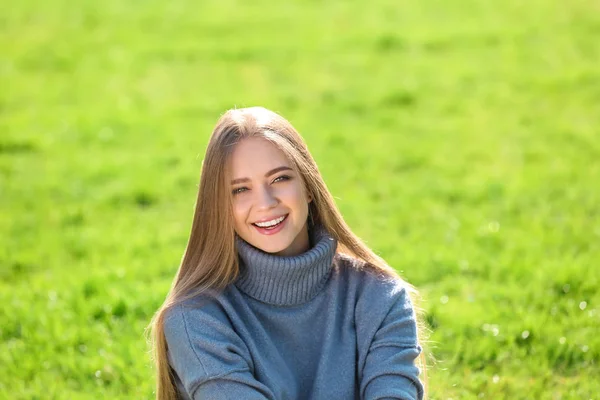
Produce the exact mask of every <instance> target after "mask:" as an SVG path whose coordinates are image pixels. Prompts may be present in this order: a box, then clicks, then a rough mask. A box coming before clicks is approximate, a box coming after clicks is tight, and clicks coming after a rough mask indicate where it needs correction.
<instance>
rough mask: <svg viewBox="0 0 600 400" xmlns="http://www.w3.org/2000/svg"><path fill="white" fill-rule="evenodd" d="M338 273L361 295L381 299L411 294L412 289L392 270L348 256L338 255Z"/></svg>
mask: <svg viewBox="0 0 600 400" xmlns="http://www.w3.org/2000/svg"><path fill="white" fill-rule="evenodd" d="M334 265H335V269H336V273H337V274H339V275H341V276H344V277H345V278H346V279H348V281H349V282H348V283H349V285H351V286H356V287H357V289H358V290H359V291H360V293H361V294H371V293H372V294H375V295H377V297H381V298H394V297H397V296H399V295H403V294H404V293H406V294H410V292H411V291H412V290H413V289H412V287H411V286H410V285H409V284H408V283H407V282H406V281H404V280H403V279H402V278H401V277H400V276H399V275H398V274H397V273H395V272H394V271H393V270H392V269H391V268H390V269H384V268H381V267H378V266H375V265H373V264H370V263H367V262H365V261H363V260H360V259H358V258H356V257H353V256H350V255H348V254H343V253H338V254H336V256H335V259H334Z"/></svg>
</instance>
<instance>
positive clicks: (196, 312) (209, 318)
mask: <svg viewBox="0 0 600 400" xmlns="http://www.w3.org/2000/svg"><path fill="white" fill-rule="evenodd" d="M221 297H222V296H221V295H220V294H219V293H218V292H215V293H202V294H199V295H195V296H193V297H189V298H187V299H185V300H181V301H178V302H177V303H175V304H173V305H171V306H170V307H169V308H168V309H167V310H166V311H165V318H164V325H165V330H171V331H174V332H179V333H181V331H189V330H190V325H194V326H198V325H201V324H200V323H208V322H210V323H213V324H214V323H221V324H228V323H229V318H228V316H227V313H226V312H225V309H224V307H223V305H222V299H221Z"/></svg>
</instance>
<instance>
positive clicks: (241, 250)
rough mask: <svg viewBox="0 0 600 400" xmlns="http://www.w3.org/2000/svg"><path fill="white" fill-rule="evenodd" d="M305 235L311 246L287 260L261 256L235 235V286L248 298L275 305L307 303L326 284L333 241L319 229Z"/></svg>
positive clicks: (256, 250)
mask: <svg viewBox="0 0 600 400" xmlns="http://www.w3.org/2000/svg"><path fill="white" fill-rule="evenodd" d="M309 234H310V239H311V240H310V243H311V245H312V247H311V248H310V249H309V250H307V251H306V252H304V253H301V254H298V255H297V256H291V257H282V256H276V255H273V254H269V253H265V252H264V251H262V250H259V249H257V248H256V247H254V246H252V245H250V244H249V243H248V242H246V241H244V240H243V239H241V238H240V237H239V236H236V245H237V250H238V254H239V260H240V275H239V277H238V279H237V280H236V282H235V285H236V286H237V287H238V289H240V290H241V291H242V292H244V293H245V294H247V295H248V296H250V297H252V298H254V299H256V300H259V301H262V302H263V303H268V304H273V305H277V306H292V305H297V304H302V303H305V302H307V301H309V300H311V299H312V298H313V297H315V296H316V295H317V293H319V291H320V290H321V289H322V288H323V286H324V285H325V283H326V282H327V278H328V277H329V272H330V271H331V265H332V263H333V257H334V255H335V250H336V248H337V241H336V240H335V239H334V238H332V237H331V236H330V235H329V233H328V232H327V231H325V230H324V229H323V228H321V227H317V228H315V229H310V230H309Z"/></svg>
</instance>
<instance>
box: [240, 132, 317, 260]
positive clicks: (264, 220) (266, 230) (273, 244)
mask: <svg viewBox="0 0 600 400" xmlns="http://www.w3.org/2000/svg"><path fill="white" fill-rule="evenodd" d="M230 162H231V164H230V166H231V169H230V171H231V177H230V179H231V182H230V184H231V193H232V196H233V215H234V219H235V231H236V233H237V234H238V235H239V236H240V237H241V238H242V239H244V240H245V241H246V242H248V243H250V244H251V245H252V246H254V247H256V248H258V249H260V250H262V251H264V252H267V253H273V254H277V255H282V256H292V255H297V254H300V253H302V252H304V251H306V250H308V247H309V240H308V227H307V218H308V203H309V202H310V200H309V199H308V198H307V196H306V191H305V189H304V185H303V183H302V179H301V177H300V175H298V173H297V172H296V171H294V169H293V168H292V164H291V163H290V161H289V160H288V159H287V158H286V157H285V155H284V154H283V153H282V152H281V151H280V150H279V149H278V148H277V147H275V145H273V144H271V143H270V142H269V141H267V140H266V139H263V138H249V139H245V140H242V141H241V142H240V143H238V144H237V145H236V147H235V149H234V151H233V154H232V157H231V161H230Z"/></svg>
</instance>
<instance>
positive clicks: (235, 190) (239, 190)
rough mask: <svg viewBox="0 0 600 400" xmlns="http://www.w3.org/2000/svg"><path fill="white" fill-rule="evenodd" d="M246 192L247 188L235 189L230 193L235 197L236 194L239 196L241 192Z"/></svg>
mask: <svg viewBox="0 0 600 400" xmlns="http://www.w3.org/2000/svg"><path fill="white" fill-rule="evenodd" d="M246 190H248V188H247V187H239V188H235V189H233V190H232V191H231V193H232V194H233V195H236V194H240V193H242V192H245V191H246Z"/></svg>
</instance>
